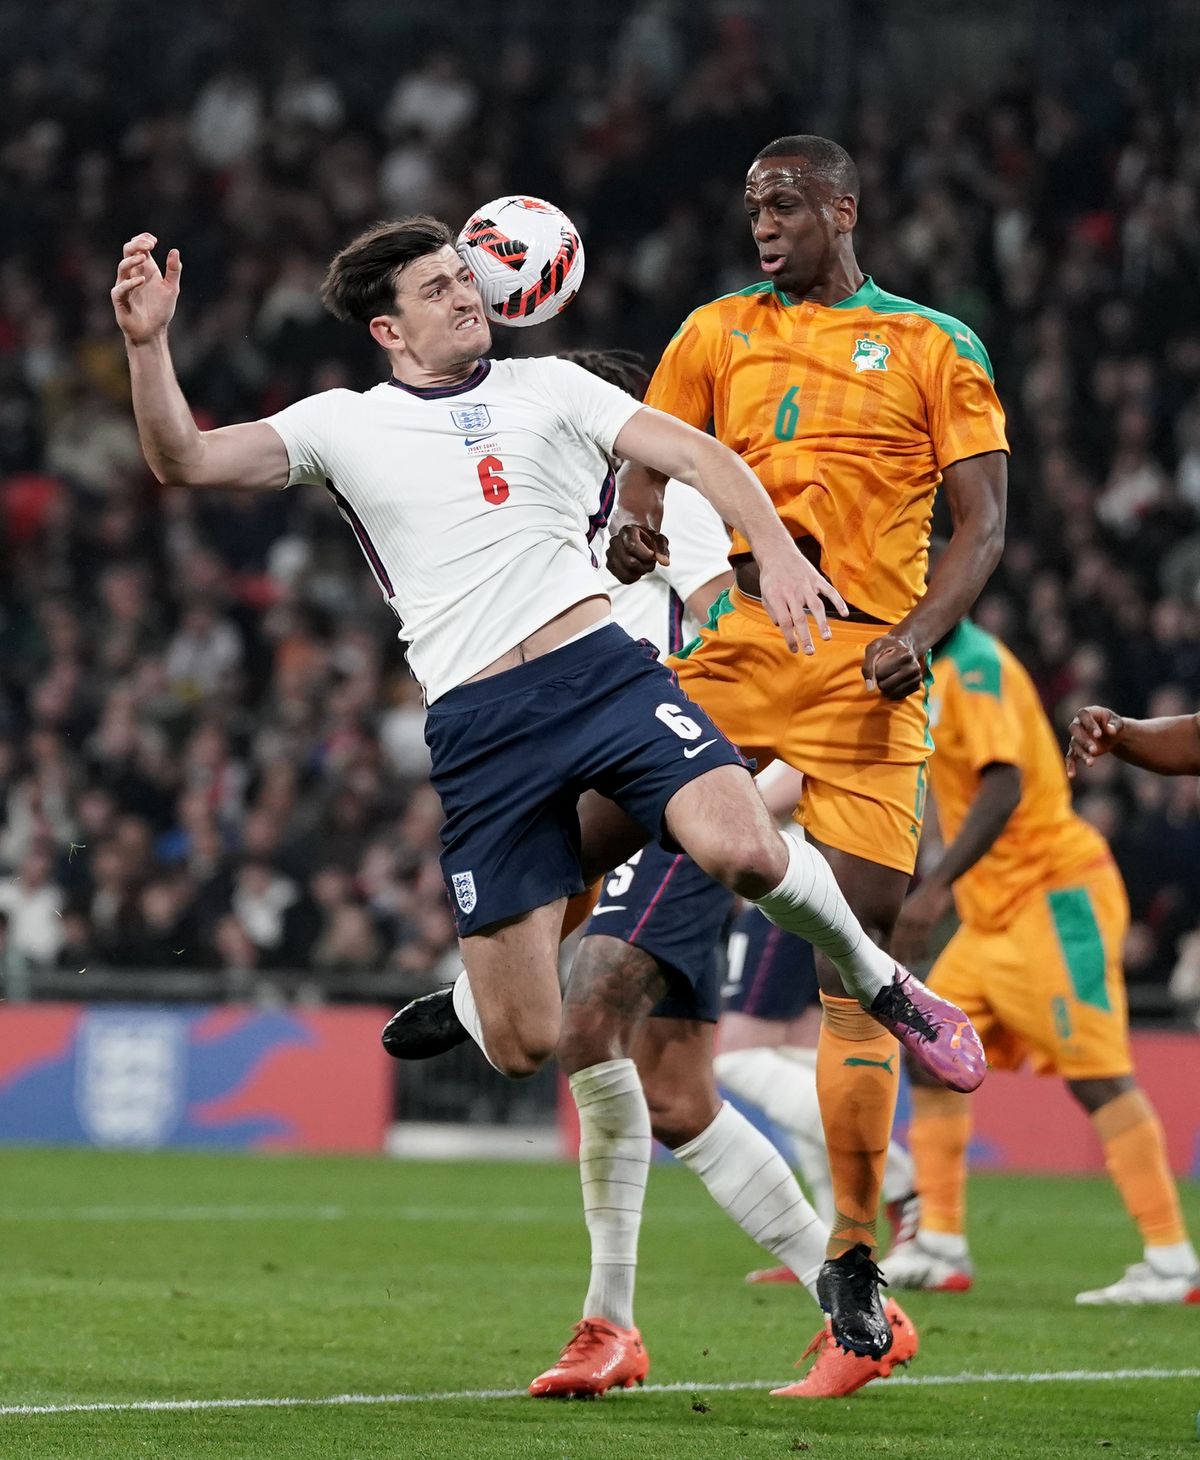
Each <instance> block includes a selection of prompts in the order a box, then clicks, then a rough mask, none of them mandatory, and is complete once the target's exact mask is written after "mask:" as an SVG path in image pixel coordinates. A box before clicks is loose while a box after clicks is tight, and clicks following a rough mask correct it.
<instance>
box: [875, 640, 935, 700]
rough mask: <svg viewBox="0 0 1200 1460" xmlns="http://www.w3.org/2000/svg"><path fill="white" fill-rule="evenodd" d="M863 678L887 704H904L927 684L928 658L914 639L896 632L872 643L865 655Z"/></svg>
mask: <svg viewBox="0 0 1200 1460" xmlns="http://www.w3.org/2000/svg"><path fill="white" fill-rule="evenodd" d="M862 677H863V678H864V679H865V680H866V682H867V688H868V689H877V690H878V691H879V693H880V694H881V695H882V696H883V697H884V699H885V700H903V699H907V697H908V696H909V695H911V694H916V692H917V690H919V689H920V688H921V686H922V685H923V684H924V682H925V656H924V655H923V654H921V653H919V652H918V650H917V646H916V644H914V643H913V640H912V637H911V635H909V634H905V633H896V632H894V631H893V632H892V633H890V634H883V635H881V636H880V637H879V638H878V639H872V640H871V642H870V643H869V644H868V645H867V648H866V653H864V655H863V666H862Z"/></svg>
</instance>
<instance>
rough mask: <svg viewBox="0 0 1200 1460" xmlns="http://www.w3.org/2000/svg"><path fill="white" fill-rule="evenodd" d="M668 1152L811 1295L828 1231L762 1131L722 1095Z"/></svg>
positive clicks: (823, 1256)
mask: <svg viewBox="0 0 1200 1460" xmlns="http://www.w3.org/2000/svg"><path fill="white" fill-rule="evenodd" d="M674 1154H675V1155H676V1157H677V1158H678V1159H679V1160H680V1161H682V1162H683V1164H684V1165H685V1166H687V1167H688V1168H689V1169H690V1170H692V1171H694V1172H695V1173H696V1175H697V1176H698V1177H699V1178H700V1180H701V1181H703V1182H704V1184H705V1186H707V1187H708V1192H709V1195H710V1196H711V1197H712V1199H713V1200H714V1201H715V1202H716V1204H717V1205H718V1206H719V1207H720V1208H721V1210H722V1211H724V1212H728V1214H729V1215H730V1216H731V1217H732V1218H733V1220H734V1221H735V1222H736V1223H737V1224H738V1226H739V1227H741V1229H742V1231H743V1232H745V1233H746V1234H747V1235H748V1236H750V1237H753V1238H754V1240H755V1241H756V1242H758V1243H760V1244H761V1245H762V1246H763V1247H765V1248H766V1249H767V1251H768V1252H770V1253H772V1254H773V1255H774V1256H775V1257H777V1258H778V1259H779V1261H780V1262H782V1263H784V1264H785V1265H786V1266H787V1267H789V1268H791V1270H792V1271H793V1272H794V1273H795V1274H796V1276H797V1277H798V1278H799V1279H800V1281H801V1282H802V1283H803V1284H804V1286H805V1287H806V1288H807V1289H808V1291H809V1293H810V1294H811V1295H812V1297H813V1298H814V1300H815V1299H816V1296H817V1274H818V1273H819V1272H820V1270H821V1264H822V1263H823V1262H824V1261H825V1242H826V1239H827V1237H828V1235H829V1232H828V1229H827V1228H826V1227H825V1225H824V1223H823V1222H822V1221H821V1219H820V1218H819V1217H818V1216H817V1214H816V1212H814V1211H813V1209H812V1207H811V1206H809V1204H808V1202H807V1200H806V1199H805V1196H804V1193H803V1192H802V1191H801V1190H800V1188H799V1186H797V1185H796V1178H795V1177H794V1176H793V1175H792V1173H791V1169H790V1168H789V1166H788V1164H787V1162H786V1161H785V1160H784V1159H783V1157H782V1156H781V1155H780V1154H779V1152H778V1151H777V1150H776V1149H775V1147H774V1146H773V1145H772V1144H771V1142H770V1141H769V1140H767V1138H766V1136H764V1135H763V1134H762V1133H761V1132H760V1131H756V1130H755V1129H754V1127H753V1126H752V1125H751V1124H750V1122H749V1121H748V1120H747V1119H746V1117H745V1116H744V1115H741V1114H739V1113H738V1111H736V1110H735V1109H734V1108H733V1106H732V1105H730V1104H729V1102H728V1101H725V1100H723V1101H722V1102H721V1108H720V1110H719V1111H718V1112H717V1116H716V1119H715V1120H714V1121H713V1123H712V1124H711V1125H710V1126H709V1127H708V1128H707V1130H703V1131H701V1132H700V1134H699V1135H698V1136H696V1137H695V1138H694V1139H693V1140H690V1141H688V1142H687V1143H686V1145H682V1146H680V1147H679V1149H678V1150H677V1151H676V1152H675V1153H674Z"/></svg>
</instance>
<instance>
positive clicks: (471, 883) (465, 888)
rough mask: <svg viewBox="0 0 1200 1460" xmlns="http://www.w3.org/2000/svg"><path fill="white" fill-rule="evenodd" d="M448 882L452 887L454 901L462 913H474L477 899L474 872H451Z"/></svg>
mask: <svg viewBox="0 0 1200 1460" xmlns="http://www.w3.org/2000/svg"><path fill="white" fill-rule="evenodd" d="M450 881H451V883H452V885H453V887H454V900H455V901H456V902H457V903H458V906H459V908H460V910H461V911H462V912H464V913H470V912H474V911H475V904H476V902H477V901H478V898H476V896H475V874H474V872H453V873H451V875H450Z"/></svg>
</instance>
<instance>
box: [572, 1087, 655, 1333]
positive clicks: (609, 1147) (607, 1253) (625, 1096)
mask: <svg viewBox="0 0 1200 1460" xmlns="http://www.w3.org/2000/svg"><path fill="white" fill-rule="evenodd" d="M570 1084H571V1094H572V1095H573V1096H574V1097H575V1105H576V1108H577V1109H578V1111H579V1180H580V1183H581V1185H582V1187H583V1212H584V1216H585V1218H586V1220H587V1229H588V1235H589V1237H590V1238H591V1243H592V1275H591V1281H590V1282H589V1284H588V1290H587V1297H586V1298H585V1299H584V1302H583V1317H585V1318H607V1319H608V1320H609V1322H610V1323H615V1324H616V1325H617V1326H618V1327H619V1328H632V1327H633V1279H634V1275H635V1273H636V1271H637V1244H638V1229H639V1228H640V1227H641V1224H642V1205H643V1202H644V1201H645V1197H646V1177H647V1175H648V1174H649V1170H650V1111H649V1110H648V1109H647V1106H646V1097H645V1095H644V1094H643V1093H642V1082H641V1081H640V1080H639V1079H638V1073H637V1066H636V1065H635V1064H634V1062H633V1061H632V1060H630V1059H620V1060H606V1061H605V1062H604V1063H603V1064H599V1065H590V1066H589V1067H588V1068H587V1069H586V1070H580V1071H579V1072H578V1073H577V1074H574V1075H572V1076H571V1081H570Z"/></svg>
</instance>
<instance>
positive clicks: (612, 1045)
mask: <svg viewBox="0 0 1200 1460" xmlns="http://www.w3.org/2000/svg"><path fill="white" fill-rule="evenodd" d="M666 991H667V981H666V979H665V978H664V977H663V974H662V971H661V969H660V968H659V966H658V963H657V961H656V960H655V959H653V958H652V957H651V956H650V955H649V953H643V952H642V950H641V949H640V948H631V947H630V946H629V944H628V943H623V942H621V940H620V939H619V938H605V937H596V936H591V937H587V938H585V939H584V940H583V942H582V943H581V944H580V945H579V952H578V953H577V954H576V956H575V962H574V964H573V965H572V968H571V977H570V980H569V981H568V983H567V988H566V993H565V994H564V995H563V1011H562V1034H561V1036H560V1038H559V1042H558V1062H559V1064H560V1065H561V1066H562V1068H563V1070H564V1071H565V1073H566V1074H568V1075H573V1074H575V1073H576V1072H577V1071H579V1070H586V1069H588V1068H589V1067H590V1066H592V1065H597V1064H602V1063H603V1062H604V1061H606V1060H617V1059H627V1058H629V1057H630V1056H631V1055H632V1053H633V1047H634V1043H635V1041H636V1040H637V1035H638V1031H639V1030H640V1029H641V1027H642V1024H643V1022H644V1021H645V1019H646V1016H647V1015H648V1014H649V1013H650V1010H651V1009H653V1007H654V1006H655V1004H657V1003H658V1001H659V999H661V998H662V996H663V995H664V994H665V993H666Z"/></svg>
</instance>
